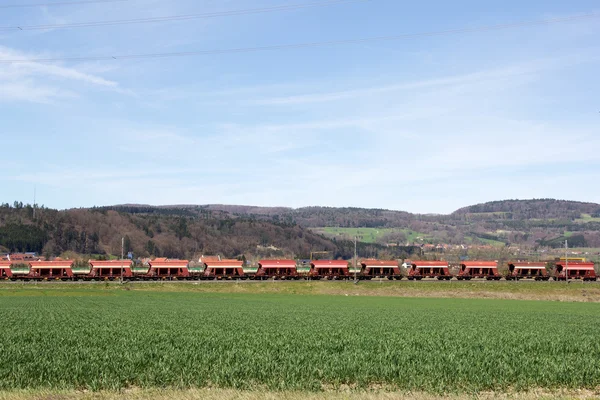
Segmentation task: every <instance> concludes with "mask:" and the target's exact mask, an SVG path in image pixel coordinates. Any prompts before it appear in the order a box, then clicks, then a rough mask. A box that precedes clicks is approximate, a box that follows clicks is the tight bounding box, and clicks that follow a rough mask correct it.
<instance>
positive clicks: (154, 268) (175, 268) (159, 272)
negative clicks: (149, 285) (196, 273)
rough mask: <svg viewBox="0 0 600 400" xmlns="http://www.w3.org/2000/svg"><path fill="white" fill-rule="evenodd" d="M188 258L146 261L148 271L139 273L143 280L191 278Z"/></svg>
mask: <svg viewBox="0 0 600 400" xmlns="http://www.w3.org/2000/svg"><path fill="white" fill-rule="evenodd" d="M189 263H190V262H189V261H188V260H168V259H167V260H162V259H161V260H158V261H157V260H154V261H148V265H149V267H150V268H149V269H148V272H146V273H145V274H143V275H141V276H140V278H141V279H144V280H153V281H158V280H180V279H181V280H189V279H191V274H190V270H189V269H188V265H189Z"/></svg>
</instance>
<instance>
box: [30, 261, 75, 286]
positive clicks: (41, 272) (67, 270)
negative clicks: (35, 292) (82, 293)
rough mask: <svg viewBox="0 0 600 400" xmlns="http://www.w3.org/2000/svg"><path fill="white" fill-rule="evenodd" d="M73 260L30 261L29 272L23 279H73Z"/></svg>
mask: <svg viewBox="0 0 600 400" xmlns="http://www.w3.org/2000/svg"><path fill="white" fill-rule="evenodd" d="M73 278H74V274H73V261H72V260H55V261H30V262H29V274H28V275H26V278H25V280H30V281H50V280H60V281H70V280H73Z"/></svg>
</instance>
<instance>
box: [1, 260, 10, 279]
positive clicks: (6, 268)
mask: <svg viewBox="0 0 600 400" xmlns="http://www.w3.org/2000/svg"><path fill="white" fill-rule="evenodd" d="M11 264H12V262H11V261H0V280H9V279H11V278H12V277H13V273H12V270H11V269H10V266H11Z"/></svg>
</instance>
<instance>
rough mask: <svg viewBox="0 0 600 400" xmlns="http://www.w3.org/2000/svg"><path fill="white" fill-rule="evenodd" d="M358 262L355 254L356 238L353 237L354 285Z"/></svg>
mask: <svg viewBox="0 0 600 400" xmlns="http://www.w3.org/2000/svg"><path fill="white" fill-rule="evenodd" d="M357 262H358V256H357V252H356V236H354V282H355V283H356V263H357Z"/></svg>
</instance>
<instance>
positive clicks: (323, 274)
mask: <svg viewBox="0 0 600 400" xmlns="http://www.w3.org/2000/svg"><path fill="white" fill-rule="evenodd" d="M308 278H309V279H329V280H331V279H348V278H350V270H349V269H348V261H345V260H315V261H311V262H310V271H309V272H308Z"/></svg>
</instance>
